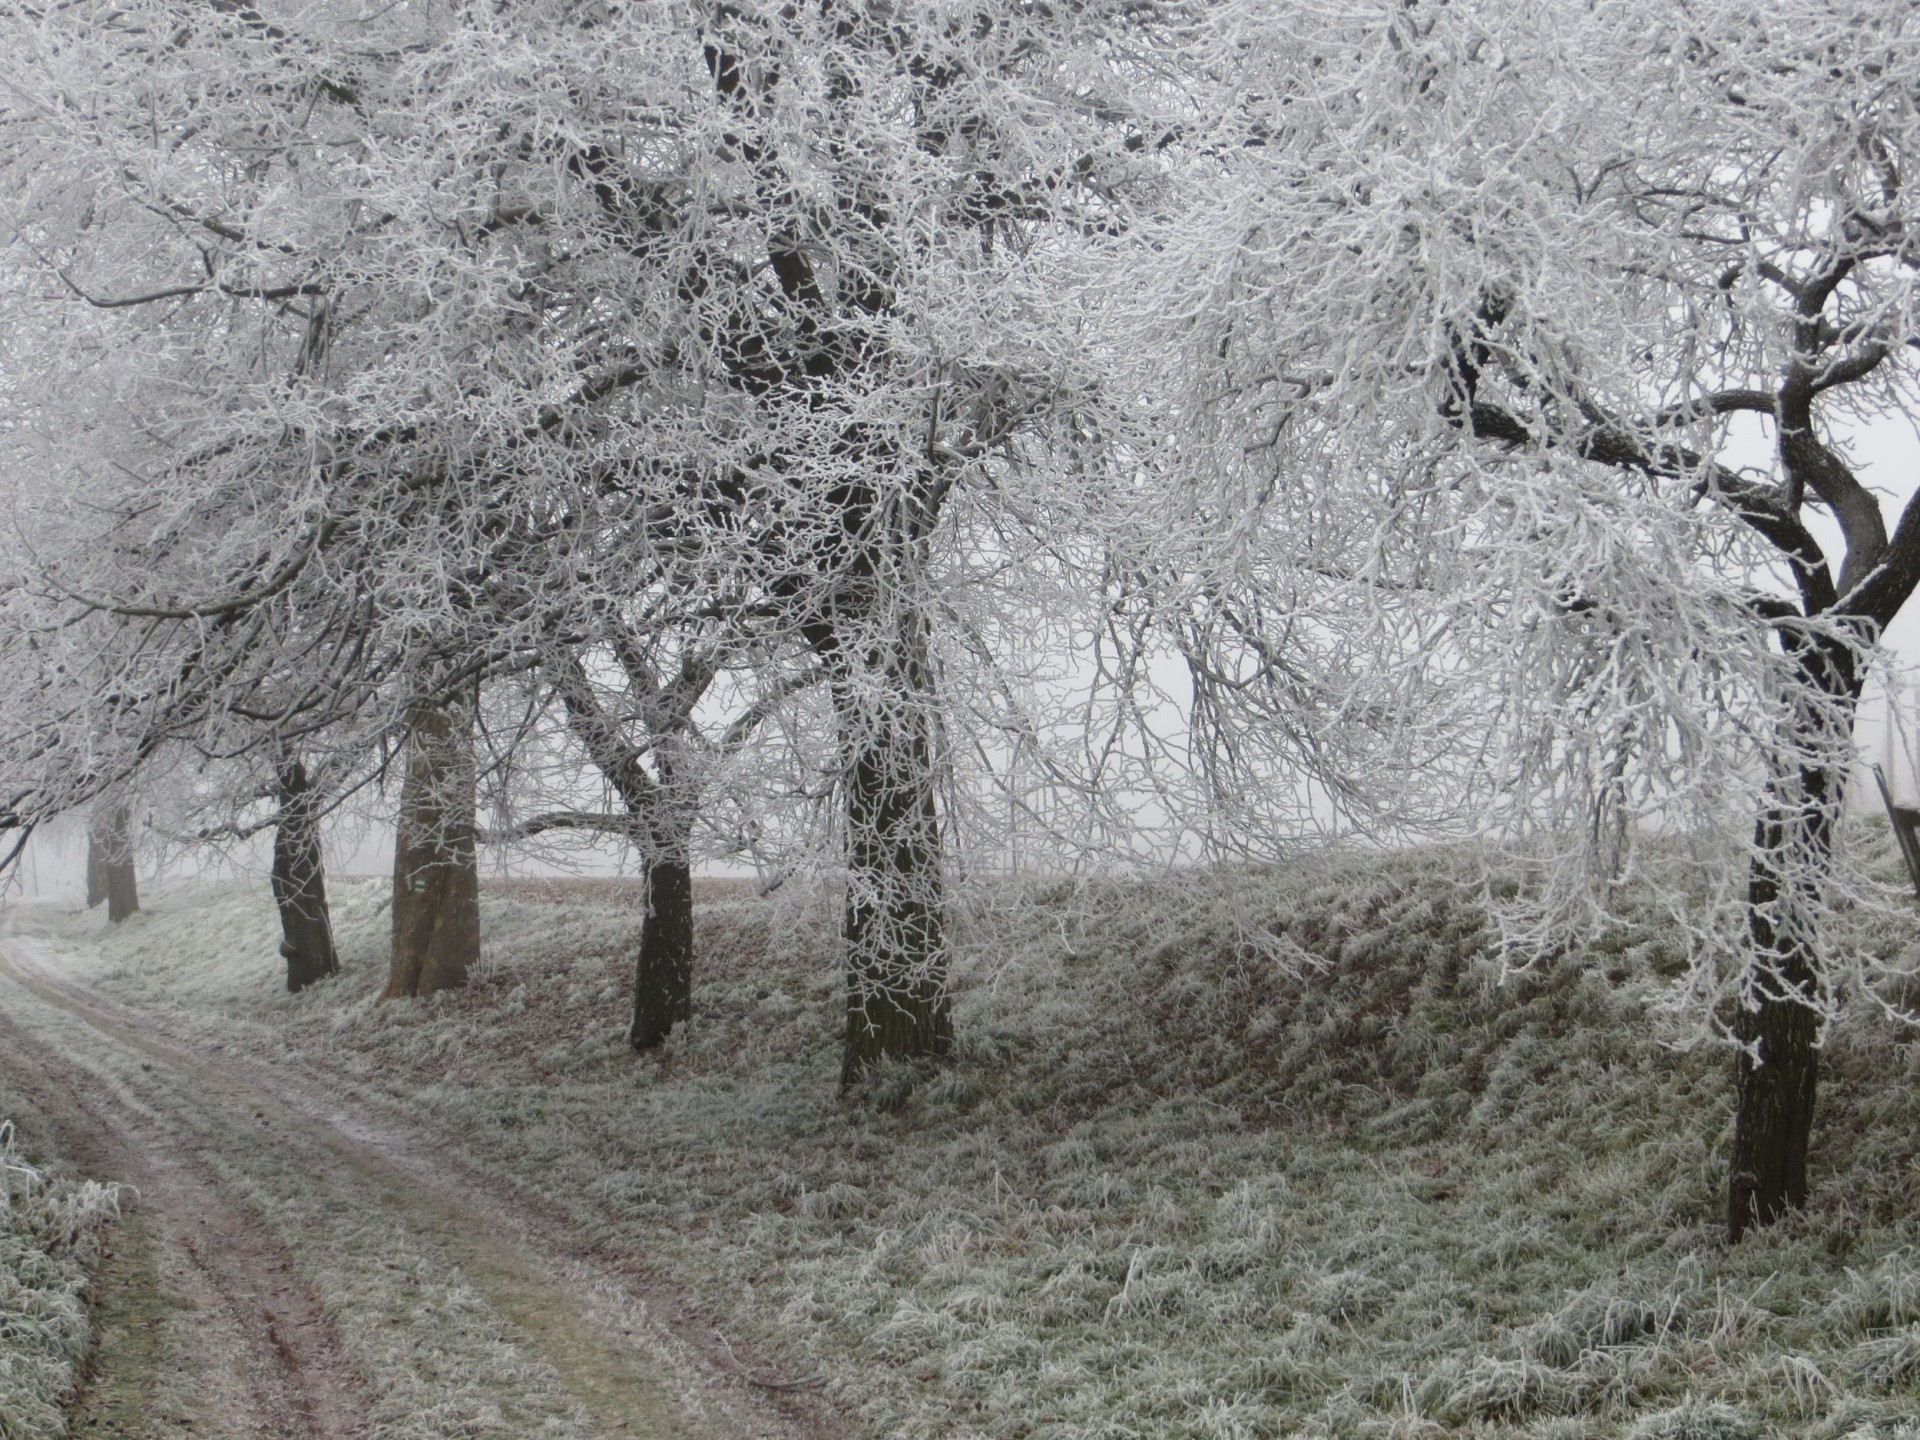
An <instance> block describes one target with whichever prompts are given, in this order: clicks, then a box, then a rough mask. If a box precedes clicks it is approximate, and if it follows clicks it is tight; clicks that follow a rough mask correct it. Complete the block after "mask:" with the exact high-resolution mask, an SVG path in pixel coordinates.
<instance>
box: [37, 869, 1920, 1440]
mask: <svg viewBox="0 0 1920 1440" xmlns="http://www.w3.org/2000/svg"><path fill="white" fill-rule="evenodd" d="M1869 848H1873V850H1874V855H1873V863H1875V864H1876V865H1879V866H1882V867H1885V866H1887V865H1889V864H1890V863H1891V862H1890V859H1889V857H1888V855H1887V854H1886V853H1885V846H1884V844H1881V845H1878V846H1877V847H1873V846H1870V847H1869ZM1459 873H1460V874H1461V875H1464V873H1465V872H1464V870H1462V871H1460V872H1459ZM1458 878H1459V877H1458V876H1457V875H1456V874H1455V873H1454V868H1453V867H1452V866H1450V865H1449V863H1448V862H1447V861H1446V860H1445V859H1444V858H1442V857H1436V856H1434V855H1432V854H1417V855H1407V856H1401V857H1396V858H1392V859H1388V860H1384V861H1383V860H1380V859H1377V858H1376V859H1372V860H1368V861H1364V862H1363V861H1359V860H1352V861H1345V862H1341V863H1338V864H1336V865H1333V866H1330V867H1327V868H1325V869H1323V870H1321V871H1319V872H1318V873H1315V874H1313V875H1311V876H1295V877H1292V878H1286V877H1279V876H1274V875H1245V874H1242V875H1236V876H1227V875H1216V876H1184V877H1180V878H1178V879H1167V880H1163V881H1159V882H1153V883H1146V884H1134V883H1129V884H1119V883H1113V884H1099V885H1095V886H1093V887H1091V888H1083V889H1080V890H1074V889H1072V888H1071V887H1068V886H1065V885H1048V884H1029V885H1027V886H1026V888H1025V889H1024V890H1023V892H1022V899H1023V900H1024V901H1025V903H1024V904H1022V905H1019V906H1013V905H1004V904H1003V905H1002V906H1001V907H1000V908H998V909H987V908H975V909H973V910H972V911H970V912H969V913H968V914H967V915H966V916H964V917H962V919H961V921H960V923H959V924H958V925H957V927H956V928H957V931H958V933H959V935H960V949H961V952H962V956H963V958H962V962H961V965H960V974H959V984H960V1000H959V1011H958V1028H959V1032H960V1036H961V1039H960V1053H959V1054H958V1055H957V1057H956V1058H955V1059H954V1060H953V1062H952V1063H950V1064H948V1065H946V1066H943V1067H939V1068H937V1069H929V1070H925V1071H921V1070H915V1069H910V1068H901V1069H897V1070H893V1071H890V1072H887V1073H883V1074H882V1075H880V1076H879V1077H878V1078H877V1079H876V1081H875V1083H874V1084H873V1085H872V1087H871V1089H870V1091H869V1092H868V1093H867V1094H865V1095H864V1096H861V1097H859V1098H857V1099H855V1100H850V1101H843V1100H841V1099H839V1098H838V1097H836V1095H835V1089H834V1082H835V1077H836V1067H837V1063H838V1059H837V1052H836V1044H835V1041H836V1021H837V1014H836V1004H837V1000H838V994H839V989H838V986H839V981H838V977H837V975H836V973H835V971H834V967H833V944H832V937H831V928H832V926H831V913H830V908H829V907H827V906H825V905H817V906H816V907H815V909H814V910H812V911H809V910H808V909H806V908H805V907H804V906H802V905H798V904H797V903H791V904H788V905H781V906H776V905H774V904H771V903H763V902H754V901H735V902H731V903H723V904H714V905H708V906H706V907H705V908H704V911H703V914H702V917H701V922H700V948H701V962H700V963H701V970H700V975H699V977H698V979H699V990H698V993H697V997H696V1006H697V1012H698V1014H697V1019H696V1020H695V1022H694V1024H693V1026H692V1027H691V1029H690V1030H689V1031H688V1033H686V1034H685V1035H683V1036H679V1037H676V1038H675V1040H674V1041H673V1042H672V1043H671V1044H670V1045H669V1046H668V1047H667V1049H666V1051H665V1052H664V1053H662V1054H660V1055H657V1056H649V1057H634V1056H632V1055H630V1054H629V1053H627V1052H626V1051H625V1049H624V1047H623V1045H622V1037H621V1032H620V1029H619V1022H620V1019H621V1011H622V1006H623V1003H624V993H623V986H624V983H625V979H626V977H625V970H626V965H627V963H628V962H627V956H628V954H629V953H630V947H631V944H632V941H633V937H634V934H635V933H636V930H637V926H638V915H637V912H636V910H635V909H634V907H633V906H632V904H631V902H630V898H629V900H628V902H627V903H624V904H622V903H615V902H616V901H617V899H618V897H614V896H611V895H610V894H609V895H608V896H607V897H606V898H603V900H601V901H600V902H595V901H594V900H593V898H592V892H591V887H560V888H559V889H558V890H557V891H556V892H555V893H553V894H547V895H543V894H542V893H541V892H540V889H539V887H525V886H523V887H519V888H518V889H517V891H515V892H514V893H510V894H506V895H495V896H492V897H490V898H489V899H488V901H487V908H486V921H487V934H488V940H487V958H486V962H485V964H484V966H483V969H482V973H481V974H480V976H479V977H478V980H477V983H476V984H475V985H474V986H473V987H472V988H471V989H470V990H469V991H468V992H466V993H464V994H461V995H458V996H452V997H442V998H441V999H439V1000H436V1001H434V1002H431V1003H427V1004H422V1005H385V1006H381V1005H378V1004H376V1003H375V996H376V995H377V993H378V991H379V988H380V983H381V979H382V974H381V970H382V965H383V957H382V948H383V943H384V934H385V929H384V927H385V923H386V922H385V912H384V908H383V898H384V897H383V893H382V889H381V887H380V886H378V885H377V884H373V883H361V884H351V885H345V886H341V887H339V891H340V893H339V900H338V915H337V924H338V927H339V931H340V936H341V940H342V946H343V955H344V960H345V964H346V971H345V974H344V975H343V976H342V977H341V978H340V979H339V980H337V981H332V982H328V983H327V984H324V985H322V986H320V987H317V988H316V989H314V990H311V991H308V992H307V993H305V994H303V995H300V996H295V997H289V996H286V995H284V994H282V993H279V992H278V989H277V987H278V977H277V976H276V974H275V953H274V945H275V941H276V939H277V936H276V934H275V932H274V928H273V921H272V915H271V911H270V907H269V906H268V904H267V902H266V900H265V898H264V895H262V894H260V893H258V892H255V891H249V890H245V889H240V888H233V889H227V890H224V891H216V892H200V893H194V892H181V893H179V894H176V895H173V896H169V897H165V898H163V899H162V900H161V901H160V902H159V903H158V904H157V905H156V906H154V907H153V909H154V913H153V914H152V915H151V916H150V917H149V918H148V919H147V920H146V921H145V922H143V923H142V924H141V925H140V926H139V927H137V928H136V929H129V930H127V931H124V932H122V933H118V934H114V935H111V936H107V937H105V938H104V940H103V942H102V944H103V947H104V948H103V949H101V950H100V952H99V953H98V954H97V955H96V957H95V958H94V959H92V960H91V961H88V960H87V959H86V958H85V957H86V956H87V954H88V953H89V952H91V951H93V949H94V944H93V936H94V935H95V933H96V932H97V930H98V924H97V922H96V921H93V920H90V919H89V920H77V921H72V922H67V933H68V934H69V935H70V937H71V941H72V943H71V947H70V948H71V951H72V954H73V957H74V962H75V963H76V964H90V965H91V967H92V969H93V972H94V973H93V978H94V979H95V980H96V981H97V982H98V983H101V984H102V985H103V987H104V988H106V989H107V990H108V991H109V992H111V993H114V994H116V995H118V996H119V997H121V998H122V999H124V1000H126V1001H128V1002H130V1003H134V1004H138V1005H140V1006H142V1007H147V1008H150V1009H153V1010H155V1011H157V1012H163V1013H164V1014H165V1015H166V1016H167V1019H168V1023H169V1024H170V1025H173V1026H176V1027H177V1028H179V1029H180V1030H181V1031H183V1032H185V1033H189V1034H192V1035H195V1036H198V1037H201V1038H202V1039H204V1040H205V1041H206V1042H207V1043H219V1044H223V1045H227V1046H229V1047H232V1048H240V1049H245V1050H246V1051H248V1052H250V1053H255V1054H259V1055H263V1056H271V1057H290V1058H295V1059H299V1060H303V1061H304V1062H305V1063H307V1064H308V1065H310V1066H312V1067H314V1068H315V1069H317V1070H320V1071H322V1072H325V1073H329V1074H331V1075H333V1076H335V1077H336V1078H337V1081H338V1082H339V1083H341V1084H342V1085H343V1086H345V1087H347V1088H349V1089H351V1088H352V1087H356V1086H359V1087H365V1088H366V1089H367V1090H369V1091H373V1092H378V1093H380V1094H383V1095H387V1096H391V1097H394V1098H396V1099H398V1100H399V1101H400V1102H401V1103H402V1104H403V1105H404V1106H405V1107H406V1109H407V1110H408V1112H409V1113H411V1114H413V1115H415V1116H417V1117H418V1118H420V1119H421V1120H422V1122H423V1123H425V1124H428V1125H430V1126H432V1127H433V1128H434V1129H435V1130H437V1131H438V1132H440V1133H441V1134H444V1135H445V1136H447V1137H449V1138H450V1140H451V1141H452V1143H454V1144H456V1145H457V1146H458V1147H459V1148H460V1149H461V1150H462V1151H464V1152H465V1153H466V1154H467V1155H468V1156H469V1157H471V1158H472V1159H473V1160H474V1161H476V1162H477V1163H479V1164H481V1165H484V1166H486V1167H488V1168H490V1169H492V1170H494V1171H496V1172H499V1173H501V1174H503V1175H505V1176H506V1177H508V1178H510V1179H511V1180H512V1181H513V1182H514V1183H515V1184H517V1185H519V1186H522V1187H524V1188H525V1189H526V1190H528V1191H530V1192H536V1193H538V1194H539V1195H541V1196H543V1197H545V1198H546V1199H548V1200H550V1201H553V1202H554V1203H556V1204H558V1205H560V1206H562V1207H564V1208H565V1209H566V1210H568V1211H570V1212H571V1213H572V1214H573V1215H574V1216H575V1217H576V1218H577V1220H578V1222H579V1224H580V1225H581V1226H582V1227H583V1228H584V1229H585V1231H586V1232H587V1233H589V1234H590V1235H591V1236H592V1237H593V1239H594V1240H595V1242H596V1243H597V1244H598V1245H600V1246H601V1247H603V1248H605V1249H607V1250H610V1251H617V1252H622V1253H625V1254H629V1255H632V1256H635V1257H638V1258H639V1259H641V1260H643V1261H644V1262H645V1263H646V1264H647V1265H649V1266H651V1267H653V1268H654V1269H656V1270H657V1271H658V1272H659V1273H661V1274H663V1275H665V1276H667V1277H668V1278H670V1279H672V1280H673V1281H675V1282H677V1283H678V1284H680V1285H681V1286H683V1287H685V1288H686V1289H687V1290H688V1291H689V1292H691V1293H692V1294H693V1295H694V1297H696V1298H697V1300H698V1301H699V1302H700V1303H701V1304H702V1305H703V1306H704V1307H705V1308H706V1310H707V1312H708V1313H709V1314H710V1315H712V1316H713V1317H714V1318H715V1320H716V1322H717V1323H718V1324H719V1325H720V1326H721V1327H722V1328H723V1329H724V1330H725V1331H726V1332H727V1333H728V1334H729V1335H732V1336H734V1337H735V1338H739V1337H750V1338H752V1339H753V1340H754V1341H755V1342H757V1344H758V1346H759V1347H760V1352H761V1353H762V1354H764V1355H771V1356H773V1357H775V1360H776V1363H778V1364H779V1365H780V1366H782V1367H783V1373H781V1374H779V1375H777V1376H772V1377H769V1378H776V1379H781V1380H788V1381H791V1380H805V1379H808V1378H810V1377H815V1376H817V1377H819V1378H820V1380H821V1382H822V1383H823V1384H824V1385H825V1386H826V1388H827V1389H828V1391H829V1392H830V1393H831V1394H833V1395H834V1396H836V1397H837V1398H838V1399H839V1400H840V1401H841V1402H842V1403H843V1404H844V1405H845V1406H846V1407H847V1408H848V1409H849V1410H851V1411H852V1412H853V1413H855V1414H856V1415H858V1416H859V1417H860V1418H861V1419H862V1420H863V1421H864V1422H865V1425H866V1426H867V1428H868V1431H869V1433H871V1434H872V1435H874V1436H876V1437H881V1436H885V1437H896V1436H897V1437H909V1440H910V1437H934V1436H943V1437H945V1436H952V1437H960V1436H1005V1437H1034V1440H1042V1437H1044V1440H1094V1437H1113V1440H1119V1437H1127V1436H1143V1437H1154V1440H1178V1437H1196V1440H1197V1437H1206V1440H1243V1437H1246V1440H1251V1437H1267V1436H1274V1437H1278V1436H1291V1435H1302V1436H1329V1437H1364V1436H1382V1437H1385V1436H1399V1437H1416V1436H1439V1435H1463V1436H1464V1435H1473V1436H1486V1437H1495V1436H1499V1437H1521V1436H1526V1437H1538V1440H1555V1437H1558V1440H1574V1437H1634V1440H1708V1437H1712V1440H1723V1437H1726V1440H1731V1437H1763V1436H1775V1435H1780V1436H1787V1435H1791V1436H1808V1437H1834V1440H1838V1437H1843V1436H1844V1437H1850V1440H1875V1437H1878V1440H1914V1437H1920V1424H1916V1423H1915V1422H1916V1418H1917V1417H1920V1256H1916V1254H1915V1252H1914V1250H1913V1246H1914V1242H1915V1239H1916V1232H1920V1213H1917V1207H1916V1200H1917V1199H1920V1161H1917V1160H1916V1156H1917V1155H1920V1090H1917V1089H1916V1087H1915V1085H1914V1083H1913V1075H1914V1074H1916V1073H1920V1043H1917V1042H1920V1036H1916V1035H1914V1034H1911V1033H1909V1032H1903V1031H1900V1030H1897V1029H1895V1028H1893V1027H1892V1026H1890V1025H1889V1024H1888V1023H1887V1022H1885V1021H1883V1020H1879V1019H1875V1018H1874V1017H1871V1016H1864V1015H1863V1016H1861V1017H1858V1021H1857V1023H1855V1024H1853V1025H1850V1026H1849V1027H1848V1028H1847V1031H1846V1033H1845V1034H1844V1035H1842V1036H1836V1038H1835V1041H1834V1043H1833V1044H1831V1045H1830V1047H1829V1049H1828V1052H1827V1079H1826V1082H1825V1088H1824V1089H1823V1092H1822V1097H1821V1109H1820V1116H1821V1120H1820V1130H1819V1134H1818V1136H1817V1137H1816V1154H1815V1157H1814V1168H1815V1175H1816V1193H1815V1195H1814V1199H1813V1203H1812V1205H1811V1206H1810V1208H1809V1209H1808V1211H1807V1212H1806V1213H1805V1214H1804V1215H1801V1216H1799V1217H1796V1218H1794V1219H1792V1220H1790V1221H1789V1222H1788V1223H1785V1224H1783V1225H1780V1226H1778V1227H1776V1228H1774V1229H1773V1230H1771V1231H1769V1232H1767V1233H1764V1234H1761V1235H1760V1236H1758V1237H1757V1238H1753V1239H1751V1240H1750V1241H1749V1242H1748V1243H1745V1244H1743V1245H1741V1246H1739V1247H1738V1248H1736V1249H1733V1250H1729V1249H1728V1248H1727V1247H1726V1246H1725V1245H1724V1244H1723V1243H1722V1239H1721V1236H1722V1184H1723V1179H1722V1163H1723V1162H1722V1156H1723V1154H1724V1152H1725V1147H1726V1138H1727V1130H1728V1125H1729V1119H1730V1113H1731V1111H1730V1100H1731V1097H1730V1088H1731V1087H1730V1084H1729V1073H1728V1072H1729V1069H1730V1066H1729V1062H1728V1059H1727V1056H1726V1055H1725V1054H1724V1052H1719V1051H1702V1052H1696V1053H1690V1054H1689V1053H1679V1052H1676V1051H1675V1050H1673V1049H1671V1048H1668V1047H1667V1046H1665V1045H1663V1043H1662V1039H1661V1031H1660V1026H1659V1024H1658V1022H1657V1021H1656V1020H1654V1019H1653V1018H1651V1017H1650V1016H1649V1013H1648V1010H1647V1005H1648V1002H1649V1001H1650V1000H1652V999H1653V998H1655V997H1657V996H1658V995H1659V994H1660V993H1661V991H1662V990H1663V988H1664V987H1665V986H1666V985H1667V984H1668V982H1669V981H1670V979H1671V978H1672V976H1673V975H1674V974H1675V973H1677V962H1676V960H1675V957H1674V956H1673V955H1672V954H1671V953H1670V951H1669V949H1668V948H1667V947H1666V946H1665V945H1664V943H1663V938H1662V936H1661V935H1660V934H1658V933H1655V932H1653V931H1651V930H1648V929H1646V928H1644V927H1635V926H1632V925H1623V926H1622V927H1621V928H1620V930H1619V931H1618V932H1617V933H1615V934H1614V935H1611V936H1609V937H1607V938H1606V939H1605V940H1604V941H1603V942H1602V943H1600V944H1598V945H1597V946H1595V947H1593V948H1592V949H1591V950H1588V951H1585V952H1582V953H1578V954H1575V955H1573V956H1570V957H1569V958H1568V959H1566V960H1565V961H1563V962H1561V963H1559V964H1557V965H1554V966H1551V967H1546V968H1542V969H1540V970H1539V971H1537V972H1535V973H1530V974H1527V975H1524V976H1519V977H1514V978H1510V979H1508V980H1507V981H1506V982H1505V983H1504V984H1502V983H1498V974H1497V968H1496V967H1495V966H1494V964H1493V963H1492V961H1491V960H1490V959H1489V958H1488V957H1487V955H1486V953H1485V943H1486V936H1485V933H1484V930H1483V927H1482V924H1481V920H1480V917H1479V915H1478V912H1477V910H1476V908H1475V906H1474V904H1473V901H1472V895H1471V892H1470V890H1469V889H1468V888H1466V887H1463V886H1462V885H1461V884H1460V883H1458ZM1005 898H1007V897H1005V896H1003V897H1002V899H1003V900H1004V899H1005ZM1249 919H1251V920H1252V921H1253V922H1254V923H1255V924H1256V925H1257V926H1259V927H1260V928H1261V929H1263V930H1264V931H1265V932H1266V933H1267V934H1268V935H1270V936H1272V937H1277V941H1278V945H1279V947H1280V948H1282V949H1285V950H1288V951H1290V952H1291V953H1292V954H1294V955H1295V956H1296V957H1297V958H1298V959H1300V960H1301V961H1302V962H1303V968H1302V969H1301V971H1300V973H1299V974H1298V975H1295V976H1289V975H1288V974H1286V973H1284V972H1283V971H1282V969H1281V968H1279V967H1277V966H1276V965H1275V964H1274V963H1273V962H1272V960H1271V959H1269V958H1266V957H1265V956H1264V955H1262V954H1258V953H1255V952H1253V951H1251V950H1249V949H1248V948H1247V947H1246V945H1245V944H1244V940H1243V937H1244V936H1245V935H1246V934H1247V933H1248V932H1247V929H1246V925H1247V922H1248V921H1249ZM1836 943H1842V944H1854V945H1876V946H1883V947H1889V948H1891V949H1893V950H1895V951H1898V950H1899V949H1900V947H1902V946H1903V945H1905V944H1906V943H1907V937H1906V936H1905V935H1901V934H1895V933H1892V931H1891V930H1890V929H1888V928H1885V927H1883V928H1882V929H1880V930H1877V931H1876V930H1871V929H1866V928H1863V930H1862V932H1861V933H1859V934H1854V935H1849V936H1843V937H1838V939H1837V941H1836Z"/></svg>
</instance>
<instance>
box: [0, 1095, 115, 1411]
mask: <svg viewBox="0 0 1920 1440" xmlns="http://www.w3.org/2000/svg"><path fill="white" fill-rule="evenodd" d="M37 1118H38V1117H37V1116H35V1115H34V1114H33V1112H32V1110H31V1108H30V1107H29V1106H28V1105H27V1104H26V1102H25V1100H24V1098H23V1097H21V1096H19V1095H17V1094H14V1093H13V1092H12V1091H11V1090H9V1089H8V1088H7V1086H6V1084H5V1082H4V1081H3V1080H0V1440H42V1437H46V1436H52V1435H59V1434H63V1433H65V1416H64V1411H65V1407H66V1406H67V1405H68V1404H69V1403H70V1402H71V1401H72V1399H73V1395H74V1392H75V1390H76V1389H77V1388H78V1386H79V1383H80V1377H81V1370H82V1366H83V1365H84V1363H85V1361H86V1359H87V1352H88V1342H89V1315H88V1304H87V1301H88V1295H89V1290H90V1289H91V1288H93V1287H94V1286H95V1283H96V1272H98V1271H99V1270H100V1268H101V1265H102V1261H103V1251H104V1249H105V1247H104V1246H103V1237H104V1235H105V1232H106V1230H107V1226H108V1223H109V1221H111V1220H112V1219H113V1218H114V1217H115V1215H116V1214H117V1212H118V1203H117V1196H116V1192H115V1191H114V1190H113V1189H112V1188H110V1187H107V1186H103V1185H99V1184H96V1183H94V1182H93V1181H90V1180H74V1179H70V1178H66V1177H65V1176H63V1175H62V1174H61V1173H60V1172H59V1171H58V1170H56V1169H55V1168H54V1167H53V1166H52V1165H50V1164H49V1163H48V1162H47V1161H46V1160H45V1159H44V1158H43V1157H41V1156H40V1155H37V1154H32V1153H29V1152H28V1151H27V1150H26V1146H27V1145H29V1144H33V1143H35V1138H34V1137H35V1135H36V1134H40V1133H42V1132H41V1127H37V1126H35V1125H34V1121H35V1120H36V1119H37ZM23 1127H24V1129H25V1133H24V1135H23V1134H22V1133H21V1131H22V1128H23ZM136 1243H137V1242H136ZM108 1253H110V1252H108ZM109 1263H111V1261H109Z"/></svg>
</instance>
